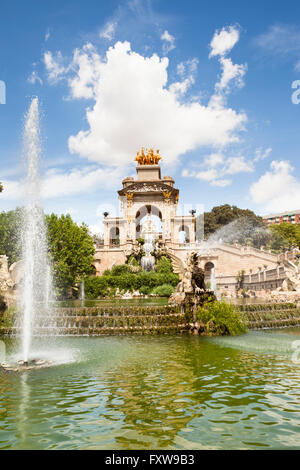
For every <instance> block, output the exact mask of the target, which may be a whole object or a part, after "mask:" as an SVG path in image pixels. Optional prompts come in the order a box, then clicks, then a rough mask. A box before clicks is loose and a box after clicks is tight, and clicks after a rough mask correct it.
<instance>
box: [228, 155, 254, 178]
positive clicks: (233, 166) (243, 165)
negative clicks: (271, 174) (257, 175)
mask: <svg viewBox="0 0 300 470" xmlns="http://www.w3.org/2000/svg"><path fill="white" fill-rule="evenodd" d="M252 171H254V167H253V164H252V162H247V161H246V160H245V157H229V158H228V159H227V161H226V163H225V165H224V168H223V169H222V172H223V174H224V175H235V174H237V173H249V172H252Z"/></svg>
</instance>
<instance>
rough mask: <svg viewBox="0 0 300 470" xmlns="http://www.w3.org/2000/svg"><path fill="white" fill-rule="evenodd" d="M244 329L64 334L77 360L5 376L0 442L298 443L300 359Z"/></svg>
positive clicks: (85, 445)
mask: <svg viewBox="0 0 300 470" xmlns="http://www.w3.org/2000/svg"><path fill="white" fill-rule="evenodd" d="M298 331H299V330H298ZM257 335H260V337H259V338H257V340H259V341H260V342H261V343H263V341H264V339H265V338H266V337H267V336H266V335H265V334H264V333H257ZM271 336H272V334H271V333H268V337H271ZM273 336H274V340H275V338H276V334H274V335H273ZM286 336H287V335H286ZM294 337H295V336H293V338H294ZM243 338H244V348H243V349H241V348H239V347H237V346H236V347H232V345H230V347H228V345H226V344H225V343H222V344H217V341H215V340H211V339H203V338H195V337H158V338H154V337H151V338H150V337H149V338H143V337H142V338H134V337H119V338H116V337H112V338H68V340H67V342H68V344H69V346H70V347H71V346H72V347H76V348H79V349H80V353H81V354H80V358H79V359H78V361H77V362H76V363H72V364H64V365H61V366H59V367H56V368H52V369H48V370H43V371H35V372H32V373H28V374H26V375H20V376H16V375H12V374H2V375H1V376H0V448H7V447H10V448H44V449H46V448H48V449H53V448H56V449H71V448H77V449H78V448H79V449H95V448H97V449H100V448H104V449H109V448H112V449H160V448H164V449H170V448H213V449H214V448H216V449H220V448H227V449H230V448H241V449H245V448H300V440H299V437H298V436H299V411H300V406H299V403H300V400H299V398H300V396H299V395H300V392H299V382H300V379H299V365H295V364H293V363H292V362H291V361H290V360H289V356H288V355H287V354H286V355H283V354H267V353H264V352H263V351H262V350H261V351H260V352H259V354H258V353H257V352H253V351H251V341H252V337H251V335H250V336H248V335H246V336H244V337H243ZM240 340H241V339H240ZM62 341H64V346H68V344H66V343H65V342H66V339H63V340H62ZM247 342H248V344H250V346H248V349H249V350H246V349H247Z"/></svg>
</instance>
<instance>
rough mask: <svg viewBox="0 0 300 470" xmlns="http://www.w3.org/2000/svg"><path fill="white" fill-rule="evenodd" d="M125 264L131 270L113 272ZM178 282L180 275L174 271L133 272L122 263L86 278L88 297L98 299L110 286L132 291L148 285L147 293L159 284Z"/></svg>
mask: <svg viewBox="0 0 300 470" xmlns="http://www.w3.org/2000/svg"><path fill="white" fill-rule="evenodd" d="M123 266H126V268H127V269H129V271H126V269H125V270H124V271H125V272H123V273H122V274H120V275H116V274H113V272H114V273H116V272H118V270H119V268H122V269H120V270H121V271H122V270H123ZM113 270H114V271H113ZM178 282H179V277H178V275H177V274H174V273H172V272H169V273H158V272H155V271H150V272H146V271H140V272H137V273H132V272H131V271H130V267H129V266H127V265H122V266H115V267H114V268H113V269H112V271H106V272H105V274H103V276H99V277H91V278H87V279H85V294H86V298H87V299H97V298H98V297H103V296H105V295H106V294H107V292H108V288H115V289H116V288H117V287H118V288H119V290H123V291H130V292H132V291H135V290H140V289H141V288H143V289H144V288H145V287H148V289H149V291H148V292H147V293H149V292H150V290H152V289H154V288H155V287H158V286H160V287H162V286H163V285H164V284H168V285H170V286H173V287H175V286H176V285H177V284H178ZM169 291H170V289H169ZM172 291H173V290H172ZM143 293H146V291H145V290H144V292H143ZM169 295H170V294H169Z"/></svg>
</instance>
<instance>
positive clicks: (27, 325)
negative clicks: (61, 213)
mask: <svg viewBox="0 0 300 470" xmlns="http://www.w3.org/2000/svg"><path fill="white" fill-rule="evenodd" d="M39 124H40V123H39V104H38V99H37V98H34V99H33V100H32V102H31V105H30V108H29V111H28V113H27V115H26V120H25V129H24V153H25V158H26V165H27V175H26V182H25V208H24V220H23V226H22V234H21V239H22V259H23V261H24V276H23V286H22V289H21V292H20V300H19V304H20V309H21V312H22V320H21V332H22V333H21V334H22V359H23V361H24V362H28V360H29V357H30V348H31V342H32V336H33V331H34V326H35V320H36V317H37V314H38V313H40V312H41V310H43V308H45V304H46V308H47V307H48V303H49V299H50V288H51V285H52V283H51V271H50V266H49V264H48V262H47V237H46V227H45V222H44V214H43V210H42V204H41V196H40V177H39V160H40V155H41V145H40V126H39Z"/></svg>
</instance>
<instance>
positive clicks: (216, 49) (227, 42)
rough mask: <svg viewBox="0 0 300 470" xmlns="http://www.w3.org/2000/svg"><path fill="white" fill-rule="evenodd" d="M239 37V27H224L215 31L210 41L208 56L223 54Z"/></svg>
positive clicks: (228, 50) (229, 49)
mask: <svg viewBox="0 0 300 470" xmlns="http://www.w3.org/2000/svg"><path fill="white" fill-rule="evenodd" d="M239 38H240V32H239V29H238V28H237V27H236V26H229V27H228V28H226V27H224V28H222V29H221V30H220V31H218V30H217V31H216V32H215V34H214V36H213V38H212V40H211V43H210V47H211V52H210V57H214V56H224V55H226V54H227V53H228V52H230V51H231V49H232V48H233V47H234V46H235V44H236V43H237V42H238V40H239Z"/></svg>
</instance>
